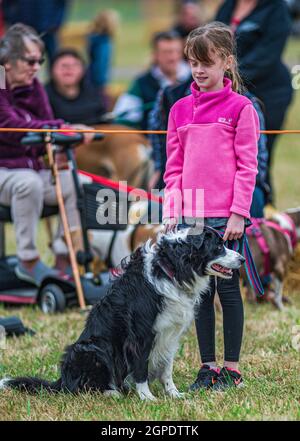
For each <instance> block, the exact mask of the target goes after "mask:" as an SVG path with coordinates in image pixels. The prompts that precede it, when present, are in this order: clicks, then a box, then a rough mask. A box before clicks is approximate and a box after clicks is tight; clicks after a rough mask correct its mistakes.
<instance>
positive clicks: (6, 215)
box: [0, 205, 58, 222]
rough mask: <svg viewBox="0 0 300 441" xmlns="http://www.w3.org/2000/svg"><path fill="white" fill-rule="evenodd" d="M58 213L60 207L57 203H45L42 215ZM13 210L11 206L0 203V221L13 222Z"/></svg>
mask: <svg viewBox="0 0 300 441" xmlns="http://www.w3.org/2000/svg"><path fill="white" fill-rule="evenodd" d="M56 214H58V207H57V206H56V205H44V207H43V211H42V216H41V217H49V216H54V215H56ZM11 221H12V218H11V211H10V207H7V206H5V205H0V222H11Z"/></svg>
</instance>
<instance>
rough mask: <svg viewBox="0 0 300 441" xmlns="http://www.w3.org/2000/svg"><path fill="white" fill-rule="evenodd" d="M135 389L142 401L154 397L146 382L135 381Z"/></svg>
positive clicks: (150, 399) (151, 399)
mask: <svg viewBox="0 0 300 441" xmlns="http://www.w3.org/2000/svg"><path fill="white" fill-rule="evenodd" d="M136 391H137V393H138V396H139V397H140V399H141V400H143V401H146V400H147V401H148V400H149V401H155V400H156V398H155V396H154V395H153V394H152V393H151V391H150V389H149V386H148V383H147V382H145V383H137V384H136Z"/></svg>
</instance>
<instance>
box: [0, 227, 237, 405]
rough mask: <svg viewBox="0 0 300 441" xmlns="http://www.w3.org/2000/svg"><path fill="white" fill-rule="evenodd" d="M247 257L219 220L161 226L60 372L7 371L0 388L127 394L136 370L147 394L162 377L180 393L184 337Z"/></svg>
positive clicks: (169, 389) (127, 266)
mask: <svg viewBox="0 0 300 441" xmlns="http://www.w3.org/2000/svg"><path fill="white" fill-rule="evenodd" d="M243 262H244V258H243V257H242V256H241V255H240V254H238V253H236V252H235V251H231V250H229V249H227V248H225V247H224V243H223V240H222V238H221V236H220V235H219V234H218V233H217V232H216V231H215V230H213V229H211V228H208V227H205V228H204V230H202V232H201V234H191V233H190V228H185V229H182V230H176V231H172V232H169V233H167V234H161V235H160V236H159V237H158V240H157V242H156V243H155V244H151V243H150V241H148V242H146V244H145V245H144V246H143V247H140V248H138V249H137V250H136V251H135V252H134V253H133V254H132V255H131V257H130V259H129V261H127V262H124V261H123V262H122V264H121V268H122V271H121V273H120V274H119V275H118V276H116V278H115V279H114V281H113V283H112V285H111V287H110V289H109V291H108V293H107V295H106V296H105V297H104V298H103V299H101V300H100V301H99V302H98V303H97V304H96V305H94V307H93V309H92V310H91V312H90V314H89V316H88V318H87V322H86V325H85V328H84V330H83V332H82V334H81V335H80V337H79V339H78V340H77V341H76V342H75V343H74V344H72V345H70V346H68V347H67V348H66V350H65V353H64V356H63V358H62V361H61V377H60V378H59V380H57V381H55V382H48V381H45V380H41V379H39V378H30V377H28V378H27V377H21V378H15V379H9V378H7V379H3V380H2V381H0V388H14V389H19V390H23V391H27V392H29V393H34V392H38V391H39V390H40V389H41V388H44V389H45V390H48V391H49V392H59V391H62V392H71V393H78V392H81V391H89V390H90V391H100V392H103V393H105V394H110V395H119V394H120V392H126V390H127V388H128V378H130V379H131V381H133V382H134V384H135V386H136V391H137V393H138V395H139V397H140V398H141V399H142V400H144V399H148V400H153V399H155V397H154V396H153V395H152V393H151V391H150V389H149V383H150V382H151V381H153V380H155V379H158V380H159V381H160V382H161V383H162V385H163V387H164V390H165V392H166V393H167V394H168V395H169V396H171V397H180V396H181V394H180V393H179V392H178V390H177V388H176V386H175V384H174V382H173V378H172V370H173V359H174V356H175V353H176V350H177V348H178V344H179V339H180V337H181V335H182V334H183V333H184V332H185V331H186V330H187V329H188V327H189V325H190V324H191V322H192V320H193V318H194V313H195V307H196V305H197V304H198V303H199V302H201V295H202V294H203V293H205V291H206V290H207V289H208V287H209V276H210V275H212V276H218V277H223V278H231V277H232V270H234V269H238V268H239V267H240V266H241V264H242V263H243Z"/></svg>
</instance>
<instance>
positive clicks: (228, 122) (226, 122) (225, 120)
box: [218, 117, 232, 125]
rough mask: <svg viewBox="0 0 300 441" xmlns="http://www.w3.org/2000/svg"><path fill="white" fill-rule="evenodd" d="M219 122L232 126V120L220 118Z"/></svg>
mask: <svg viewBox="0 0 300 441" xmlns="http://www.w3.org/2000/svg"><path fill="white" fill-rule="evenodd" d="M218 122H220V123H223V124H230V125H231V124H232V118H222V117H220V118H219V119H218Z"/></svg>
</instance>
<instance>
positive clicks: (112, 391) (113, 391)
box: [103, 389, 122, 398]
mask: <svg viewBox="0 0 300 441" xmlns="http://www.w3.org/2000/svg"><path fill="white" fill-rule="evenodd" d="M103 395H104V396H106V397H113V398H122V394H121V393H120V392H119V391H118V390H116V389H108V390H105V391H104V392H103Z"/></svg>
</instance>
